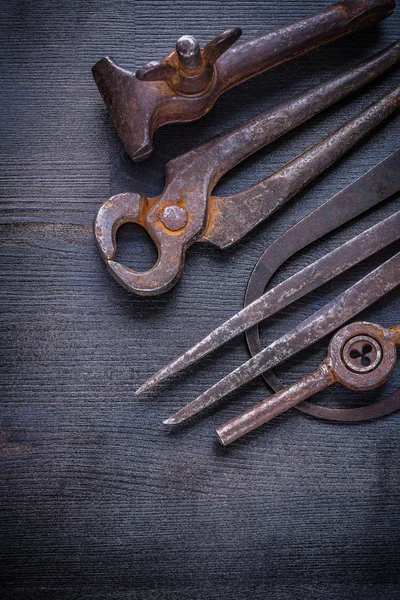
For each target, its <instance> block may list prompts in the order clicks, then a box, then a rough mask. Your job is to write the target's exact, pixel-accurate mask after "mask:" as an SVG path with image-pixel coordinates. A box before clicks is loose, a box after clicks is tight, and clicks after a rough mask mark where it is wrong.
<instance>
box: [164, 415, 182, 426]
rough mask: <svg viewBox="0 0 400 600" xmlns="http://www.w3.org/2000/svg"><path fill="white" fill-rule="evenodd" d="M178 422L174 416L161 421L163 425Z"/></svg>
mask: <svg viewBox="0 0 400 600" xmlns="http://www.w3.org/2000/svg"><path fill="white" fill-rule="evenodd" d="M178 423H179V421H177V420H176V418H175V417H174V416H172V417H169V418H168V419H165V421H163V425H177V424H178Z"/></svg>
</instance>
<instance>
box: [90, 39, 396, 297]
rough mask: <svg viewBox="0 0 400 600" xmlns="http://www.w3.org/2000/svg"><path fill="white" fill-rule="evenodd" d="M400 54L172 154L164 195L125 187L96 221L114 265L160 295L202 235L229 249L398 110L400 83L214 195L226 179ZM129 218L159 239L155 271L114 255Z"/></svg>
mask: <svg viewBox="0 0 400 600" xmlns="http://www.w3.org/2000/svg"><path fill="white" fill-rule="evenodd" d="M399 61H400V42H396V43H395V44H392V45H391V46H389V47H388V48H387V49H385V50H383V51H382V52H380V53H379V54H377V55H375V56H374V57H372V58H371V59H369V60H368V61H365V62H363V63H361V64H360V65H359V66H358V67H355V68H353V69H350V70H348V71H346V72H344V73H342V74H341V75H340V76H338V77H334V78H332V79H330V80H328V81H326V82H325V83H322V84H320V85H318V86H315V87H313V88H311V89H310V90H308V91H307V92H304V93H303V94H300V95H298V96H296V97H294V98H291V99H290V100H287V101H285V102H283V103H282V104H279V105H278V106H276V107H274V108H272V109H269V110H267V111H265V112H264V113H261V114H260V115H258V116H256V117H254V118H252V119H249V120H248V121H246V122H245V123H243V124H242V125H239V126H237V127H234V128H233V129H231V130H230V131H228V132H227V133H224V134H221V135H219V136H217V137H216V138H214V139H212V140H210V141H208V142H206V143H204V144H202V145H201V146H199V147H198V148H196V149H194V150H191V151H190V152H188V153H186V154H183V155H182V156H180V157H178V158H175V159H174V160H171V161H170V162H169V163H168V164H167V166H166V185H165V188H164V190H163V192H162V194H161V195H160V196H157V197H155V198H146V197H145V196H141V195H140V194H137V193H125V194H119V195H117V196H114V197H113V198H111V199H110V200H108V201H107V202H105V203H104V204H103V206H102V207H101V208H100V210H99V212H98V214H97V218H96V220H95V235H96V240H97V243H98V247H99V250H100V253H101V255H102V257H103V259H104V260H105V262H106V264H107V268H108V270H109V272H110V273H111V274H112V275H113V277H114V278H115V279H116V280H117V281H118V282H119V283H120V284H121V285H123V286H124V287H126V288H127V289H128V290H131V291H133V292H135V293H137V294H142V295H155V294H160V293H162V292H165V291H167V290H168V289H170V288H171V287H172V286H173V285H174V284H175V283H176V281H177V280H178V279H179V277H180V275H181V273H182V270H183V266H184V261H185V253H186V250H187V248H188V247H189V246H191V245H192V244H193V243H194V242H196V241H200V242H210V243H211V244H213V245H215V246H217V247H219V248H226V247H228V246H230V245H231V244H233V243H234V242H236V241H238V240H239V239H241V238H242V237H243V236H244V235H246V234H247V233H248V232H249V231H251V230H252V229H253V228H254V227H256V225H258V224H259V223H261V222H262V221H264V220H265V219H266V218H267V217H268V216H270V215H271V214H272V213H273V212H274V211H276V210H277V209H278V208H279V207H281V206H282V205H283V204H285V203H286V202H287V201H288V200H289V199H290V198H292V197H293V196H294V195H295V194H296V193H297V192H298V191H299V190H301V189H302V188H304V187H305V186H306V185H307V184H308V183H309V182H311V181H312V180H313V179H315V177H317V176H318V175H319V174H320V173H322V172H323V171H324V170H325V169H326V168H327V167H329V166H330V165H332V164H333V163H334V162H335V161H336V160H338V158H340V157H341V156H343V154H344V153H345V152H347V151H348V150H349V149H350V148H352V147H353V146H354V144H355V143H356V142H358V141H359V140H360V139H362V138H363V137H364V136H365V135H366V134H367V133H368V132H369V131H371V130H372V129H373V128H374V127H375V126H376V125H378V124H379V123H381V122H382V121H383V119H385V118H387V117H388V116H389V115H391V114H392V113H393V112H394V111H395V110H396V109H397V108H398V107H399V106H400V86H398V87H397V88H395V89H394V90H392V91H391V92H390V93H388V94H387V95H386V96H384V97H383V98H382V99H380V100H379V101H378V102H376V103H375V104H373V105H371V106H370V107H369V108H367V109H365V110H364V111H362V112H361V113H360V114H359V115H357V116H356V117H354V118H353V119H351V120H350V121H348V122H347V123H346V124H345V125H344V126H343V127H341V128H340V129H338V130H337V131H335V132H333V133H332V134H330V135H328V136H327V137H325V138H323V139H322V140H321V141H320V142H318V143H317V144H315V145H314V146H312V147H311V148H309V149H308V150H306V151H305V152H303V153H302V154H301V155H299V156H298V157H296V158H295V159H293V160H292V161H290V162H289V163H287V164H286V165H284V166H283V167H282V168H280V169H278V170H277V171H276V172H275V173H273V174H272V175H270V176H269V177H266V178H265V179H263V180H261V181H260V182H258V183H257V184H256V185H254V186H252V187H250V188H247V189H246V190H244V191H241V192H239V193H237V194H234V195H232V196H227V197H224V198H219V197H215V196H211V192H212V189H213V188H214V187H215V185H216V183H217V182H218V180H219V179H220V178H221V177H222V176H223V175H224V174H225V173H226V172H227V171H229V170H230V169H232V168H233V167H234V166H235V165H236V164H238V163H239V162H240V161H242V160H244V159H245V158H247V157H248V156H249V155H250V154H252V153H253V152H255V151H256V150H258V149H260V148H261V147H263V146H265V145H266V144H268V143H270V142H272V141H273V140H275V139H277V138H278V137H280V136H281V135H283V134H284V133H286V132H287V131H290V130H291V129H293V128H294V127H296V126H298V125H299V124H300V123H302V122H304V121H305V120H307V119H309V118H311V117H312V116H314V115H315V114H317V113H319V112H320V111H321V110H323V109H324V108H326V107H327V106H330V105H332V104H333V103H334V102H336V101H338V100H339V99H340V98H343V97H345V96H346V95H348V94H349V93H351V92H352V91H354V90H355V89H358V88H359V87H361V86H362V85H364V84H365V83H367V82H368V81H371V79H373V78H374V77H376V76H377V75H379V74H380V73H382V72H384V71H385V70H386V69H387V68H388V67H389V66H391V65H393V64H396V63H398V62H399ZM128 221H130V222H136V223H139V224H140V225H142V226H143V227H144V228H145V229H146V230H147V231H148V233H149V234H150V236H151V238H152V239H153V241H154V242H155V244H156V246H157V249H158V260H157V262H156V264H155V266H154V267H153V268H152V269H150V270H148V271H145V272H137V271H134V270H133V269H129V268H128V267H126V266H124V265H122V264H121V263H119V262H116V261H115V260H114V258H115V254H116V232H117V229H118V227H119V226H120V225H121V224H122V223H125V222H128Z"/></svg>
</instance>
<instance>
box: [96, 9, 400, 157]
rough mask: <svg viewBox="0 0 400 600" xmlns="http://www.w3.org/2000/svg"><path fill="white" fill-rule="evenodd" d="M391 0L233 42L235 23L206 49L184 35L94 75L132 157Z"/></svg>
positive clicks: (377, 15) (376, 14)
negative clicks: (145, 59) (158, 57)
mask: <svg viewBox="0 0 400 600" xmlns="http://www.w3.org/2000/svg"><path fill="white" fill-rule="evenodd" d="M394 7H395V2H394V0H342V1H341V2H338V3H337V4H333V5H332V6H329V7H328V8H326V9H325V10H323V11H321V12H319V13H317V14H315V15H313V16H311V17H308V18H305V19H303V20H300V21H297V22H295V23H292V24H290V25H286V26H283V27H280V28H279V29H276V30H275V31H271V32H269V33H266V34H265V35H262V36H259V37H255V38H252V39H249V40H248V41H246V42H244V43H243V44H236V45H235V46H233V47H231V46H232V45H233V44H234V43H235V42H236V40H237V39H238V38H239V36H240V35H241V33H242V32H241V29H239V28H233V29H230V30H228V31H225V32H224V33H222V34H220V35H218V36H216V37H215V38H214V39H213V40H211V41H210V42H209V43H208V44H206V46H205V47H204V48H203V49H201V48H200V46H199V44H198V43H197V41H196V40H195V39H194V38H193V37H192V36H187V35H185V36H182V37H181V38H180V39H179V40H178V42H177V44H176V50H175V51H174V52H171V53H170V54H169V55H168V56H167V57H166V58H165V59H164V60H162V61H160V62H158V61H154V62H150V63H149V64H148V65H146V66H145V67H143V68H141V69H139V70H138V71H137V72H136V73H134V72H132V71H129V70H128V69H125V68H122V67H120V66H118V65H117V64H116V63H115V62H114V61H113V60H112V59H111V58H109V57H105V58H102V59H101V60H100V61H99V62H97V63H96V64H95V65H94V67H93V76H94V78H95V81H96V83H97V86H98V88H99V90H100V93H101V95H102V97H103V99H104V102H105V103H106V104H107V106H108V108H109V110H110V113H111V116H112V118H113V121H114V123H115V126H116V128H117V131H118V133H119V135H120V137H121V140H122V142H123V144H124V146H125V148H126V150H127V152H128V154H129V155H130V157H131V158H132V160H135V161H140V160H144V159H145V158H146V157H147V156H148V155H149V154H150V153H151V151H152V138H153V133H154V131H155V130H156V129H158V128H159V127H161V126H162V125H165V124H167V123H176V122H184V121H186V122H187V121H193V120H195V119H199V118H200V117H202V116H203V115H205V114H206V113H207V112H208V111H209V110H210V109H211V108H212V106H213V105H214V103H215V101H216V99H217V98H218V97H219V96H220V95H221V94H223V93H224V92H225V91H226V90H228V89H230V88H232V87H234V86H236V85H238V84H239V83H241V82H243V81H245V80H246V79H249V78H250V77H253V76H254V75H257V74H259V73H262V72H263V71H265V70H267V69H270V68H271V67H274V66H276V65H278V64H280V63H282V62H284V61H286V60H289V59H291V58H294V57H295V56H298V55H300V54H303V53H305V52H308V51H309V50H311V49H312V48H315V47H317V46H320V45H322V44H326V43H327V42H330V41H332V40H335V39H337V38H339V37H341V36H343V35H347V34H349V33H352V32H355V31H358V30H360V29H363V28H365V27H368V26H370V25H373V24H374V23H376V22H378V21H380V20H382V19H385V18H386V17H387V16H389V15H390V14H391V13H392V12H393V9H394Z"/></svg>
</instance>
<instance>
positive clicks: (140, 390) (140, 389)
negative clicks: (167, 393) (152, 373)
mask: <svg viewBox="0 0 400 600" xmlns="http://www.w3.org/2000/svg"><path fill="white" fill-rule="evenodd" d="M151 387H153V386H152V384H151V382H150V380H147V381H145V382H144V383H142V385H141V386H140V387H138V389H137V390H136V392H135V396H139V395H140V394H143V392H147V390H148V389H150V388H151Z"/></svg>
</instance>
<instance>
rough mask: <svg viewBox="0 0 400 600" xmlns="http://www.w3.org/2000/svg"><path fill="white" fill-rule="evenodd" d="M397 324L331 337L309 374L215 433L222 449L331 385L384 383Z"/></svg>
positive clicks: (350, 329) (358, 327)
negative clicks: (321, 359)
mask: <svg viewBox="0 0 400 600" xmlns="http://www.w3.org/2000/svg"><path fill="white" fill-rule="evenodd" d="M396 345H400V324H399V325H395V326H394V327H391V328H390V329H385V328H383V327H380V326H379V325H375V324H373V323H365V322H359V323H350V325H347V326H346V327H343V328H342V329H340V330H339V331H338V332H337V333H336V335H334V336H333V338H332V340H331V342H330V344H329V348H328V355H327V357H326V358H325V359H324V360H323V361H322V363H321V364H320V365H319V367H318V368H317V369H316V370H315V371H314V372H313V373H309V374H308V375H306V376H305V377H303V378H302V379H300V380H299V381H298V382H297V383H295V384H294V385H291V386H289V387H286V388H284V389H282V390H281V391H279V392H277V393H275V394H273V395H272V396H270V397H269V398H267V399H266V400H263V401H262V402H260V403H258V404H256V405H255V406H253V407H252V408H250V409H249V410H246V411H245V412H244V413H243V414H241V415H239V416H237V417H234V418H233V419H230V420H229V421H227V422H226V423H224V424H223V425H221V426H220V427H218V428H217V429H216V433H217V437H218V439H219V441H220V442H221V444H222V445H223V446H227V445H228V444H231V443H232V442H234V441H235V440H237V439H239V438H241V437H242V436H244V435H246V433H249V432H250V431H253V430H254V429H257V427H260V426H261V425H263V424H264V423H267V422H268V421H271V419H273V418H274V417H276V416H278V415H280V414H281V413H283V412H285V411H287V410H289V408H292V407H294V406H296V405H297V404H299V403H300V402H302V401H303V400H305V399H306V398H310V397H311V396H313V395H314V394H317V393H318V392H321V391H322V390H324V389H325V388H326V387H328V386H330V385H332V384H333V383H335V382H339V383H341V384H342V385H344V386H345V387H348V388H351V389H352V390H359V391H366V390H372V389H374V388H377V387H379V386H381V385H383V384H384V383H385V381H387V380H388V379H389V377H390V376H391V374H392V373H393V369H394V367H395V365H396V359H397V353H396Z"/></svg>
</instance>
